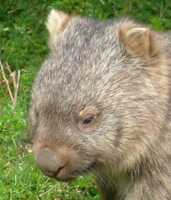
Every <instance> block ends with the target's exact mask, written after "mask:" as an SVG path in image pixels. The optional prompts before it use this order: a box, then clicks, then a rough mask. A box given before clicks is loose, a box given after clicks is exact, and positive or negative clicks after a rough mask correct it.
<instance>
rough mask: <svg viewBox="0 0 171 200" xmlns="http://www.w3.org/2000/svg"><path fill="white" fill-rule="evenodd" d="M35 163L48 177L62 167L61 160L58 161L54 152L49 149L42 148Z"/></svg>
mask: <svg viewBox="0 0 171 200" xmlns="http://www.w3.org/2000/svg"><path fill="white" fill-rule="evenodd" d="M36 162H37V165H38V166H39V167H40V169H41V170H43V172H44V173H45V174H47V175H49V176H53V175H55V174H56V173H58V172H59V171H60V170H61V169H62V168H63V167H64V163H63V162H62V160H60V159H58V158H57V157H56V154H55V152H54V151H52V150H51V149H49V148H44V149H42V150H41V151H40V152H39V154H38V155H37V158H36Z"/></svg>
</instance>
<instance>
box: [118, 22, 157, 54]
mask: <svg viewBox="0 0 171 200" xmlns="http://www.w3.org/2000/svg"><path fill="white" fill-rule="evenodd" d="M119 37H120V40H121V41H122V43H123V44H124V46H125V48H126V50H127V52H128V53H129V54H132V55H138V56H143V57H151V56H155V55H156V54H158V48H157V44H156V42H155V33H154V32H152V31H151V30H150V29H149V28H146V27H141V26H138V25H136V26H135V24H134V25H133V24H123V25H121V27H120V30H119Z"/></svg>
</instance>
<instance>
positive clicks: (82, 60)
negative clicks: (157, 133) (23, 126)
mask: <svg viewBox="0 0 171 200" xmlns="http://www.w3.org/2000/svg"><path fill="white" fill-rule="evenodd" d="M47 27H48V30H49V33H50V40H49V44H50V49H51V52H50V55H49V56H48V58H47V59H46V61H45V62H44V64H43V65H42V68H41V70H40V72H39V74H38V76H37V79H36V81H35V83H34V86H33V91H32V105H31V109H30V123H31V131H32V133H33V150H34V154H35V157H36V161H37V164H38V165H39V167H40V168H41V169H42V171H44V173H45V174H47V175H49V176H52V177H55V178H57V179H58V180H69V179H72V178H74V177H76V176H78V175H80V174H82V173H84V172H87V171H93V170H94V169H96V170H97V169H102V168H103V167H106V166H109V165H110V166H113V167H115V168H122V166H126V167H129V166H131V165H133V164H134V163H135V160H137V159H138V158H139V154H140V156H141V153H142V154H143V153H144V151H146V149H147V147H146V146H148V145H147V143H150V141H151V140H149V139H148V137H149V131H151V130H152V129H154V127H153V124H154V123H153V122H152V120H151V117H153V115H155V114H156V113H155V112H151V110H150V109H152V110H153V107H154V106H155V105H154V104H153V103H152V102H153V100H154V99H156V96H158V92H156V90H155V89H154V87H153V83H152V81H149V77H150V75H149V74H150V73H149V74H148V73H147V72H148V67H149V66H153V65H155V64H156V63H159V57H160V54H161V52H159V49H161V48H158V45H159V44H158V42H157V41H159V40H158V38H159V36H158V35H157V34H156V33H154V32H152V31H151V30H150V29H148V28H146V27H144V26H142V25H139V24H136V23H134V22H133V21H131V20H128V19H121V20H118V21H115V22H113V21H107V22H99V21H95V20H91V19H87V18H81V17H70V16H68V15H66V14H64V13H62V12H60V11H54V10H53V11H51V13H50V15H49V17H48V21H47ZM156 40H157V41H156ZM160 51H161V50H160ZM154 58H155V59H154ZM154 60H155V61H156V62H154ZM154 81H155V80H154ZM147 100H148V101H147ZM149 102H150V103H149ZM155 102H156V101H155ZM155 118H156V116H155ZM144 127H145V129H144ZM146 128H148V134H147V133H146V131H145V130H146ZM151 135H152V134H151ZM142 137H143V138H145V137H146V139H147V140H146V142H145V143H144V139H142ZM151 137H152V136H150V138H151ZM136 151H139V152H140V153H139V154H138V155H137V153H136ZM123 163H124V164H123ZM125 163H126V164H125Z"/></svg>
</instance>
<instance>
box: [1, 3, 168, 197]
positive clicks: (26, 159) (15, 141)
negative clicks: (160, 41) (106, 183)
mask: <svg viewBox="0 0 171 200" xmlns="http://www.w3.org/2000/svg"><path fill="white" fill-rule="evenodd" d="M51 8H58V9H62V10H64V11H67V12H69V13H76V14H80V15H83V16H90V17H93V18H97V19H101V20H104V19H108V18H111V17H116V16H125V15H126V16H131V17H133V18H135V19H137V20H139V21H142V22H145V23H147V24H149V25H150V26H152V27H153V28H154V29H156V30H161V31H163V30H168V29H170V28H171V1H170V0H168V1H167V0H165V1H164V0H160V1H159V0H158V1H157V0H149V1H146V0H142V1H139V0H125V1H121V0H98V1H97V0H84V1H81V0H56V1H55V0H51V1H50V0H49V1H47V0H41V1H40V0H39V1H38V0H34V1H31V0H27V1H26V0H6V1H4V0H0V60H1V61H2V62H7V63H8V64H9V65H10V66H11V67H12V69H13V70H16V69H20V70H21V87H20V92H19V98H18V102H17V106H16V109H15V110H14V109H13V108H12V106H11V102H10V99H9V97H8V95H7V91H6V88H5V87H4V86H2V85H0V200H26V199H27V200H38V199H43V200H44V199H45V200H55V199H56V200H75V199H78V200H97V199H99V195H98V193H97V189H96V187H95V186H94V180H93V179H92V177H86V178H85V177H84V178H83V177H81V178H79V179H77V180H76V181H74V182H72V183H70V184H61V183H58V182H56V181H54V180H51V179H49V178H47V177H44V176H43V175H42V174H41V173H40V171H39V170H38V169H37V168H36V166H35V164H34V160H33V157H32V155H31V154H30V153H28V152H27V151H26V150H25V149H24V148H23V147H22V143H23V138H24V137H25V135H26V130H27V128H26V127H27V125H26V124H27V123H26V119H27V110H28V107H29V98H30V88H31V84H32V81H33V79H34V77H35V75H36V72H37V71H38V69H39V67H40V65H41V63H42V61H43V59H44V58H45V56H46V55H47V53H48V48H47V31H46V29H45V26H44V22H45V20H46V16H47V13H48V12H49V10H50V9H51Z"/></svg>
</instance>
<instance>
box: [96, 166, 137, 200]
mask: <svg viewBox="0 0 171 200" xmlns="http://www.w3.org/2000/svg"><path fill="white" fill-rule="evenodd" d="M99 174H100V175H98V174H96V179H97V184H98V186H99V189H100V191H101V195H102V199H103V200H116V199H117V200H124V199H125V197H126V194H127V193H128V191H129V190H130V188H132V187H133V181H132V179H131V175H130V174H129V173H113V172H111V171H110V170H108V171H106V172H102V173H99Z"/></svg>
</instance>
